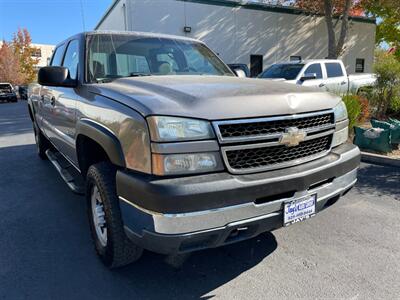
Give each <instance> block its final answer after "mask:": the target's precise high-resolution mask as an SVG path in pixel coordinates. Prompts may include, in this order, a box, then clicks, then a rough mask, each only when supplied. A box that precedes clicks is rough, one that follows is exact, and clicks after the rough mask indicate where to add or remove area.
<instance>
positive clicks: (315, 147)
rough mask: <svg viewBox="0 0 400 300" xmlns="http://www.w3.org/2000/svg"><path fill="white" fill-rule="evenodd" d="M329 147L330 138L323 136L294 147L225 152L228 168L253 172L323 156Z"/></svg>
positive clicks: (281, 146) (280, 146) (282, 146)
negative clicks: (306, 158) (305, 158)
mask: <svg viewBox="0 0 400 300" xmlns="http://www.w3.org/2000/svg"><path fill="white" fill-rule="evenodd" d="M330 145H331V137H330V136H324V137H321V138H317V139H312V140H308V141H305V142H302V143H300V144H299V145H298V146H295V147H286V146H284V145H279V146H272V147H257V148H251V149H241V150H232V151H226V157H227V160H228V163H229V165H230V167H231V168H232V169H234V170H243V169H247V170H254V169H259V168H265V167H268V168H270V169H273V168H275V167H283V164H286V163H289V164H290V165H291V164H292V163H293V162H294V161H296V160H298V159H302V158H304V157H313V156H316V155H319V154H323V153H325V152H326V151H328V150H329V148H330Z"/></svg>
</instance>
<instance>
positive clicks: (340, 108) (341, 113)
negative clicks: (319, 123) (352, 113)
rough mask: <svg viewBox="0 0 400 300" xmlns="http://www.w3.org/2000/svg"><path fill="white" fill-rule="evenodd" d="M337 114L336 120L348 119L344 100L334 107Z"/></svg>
mask: <svg viewBox="0 0 400 300" xmlns="http://www.w3.org/2000/svg"><path fill="white" fill-rule="evenodd" d="M333 112H334V114H335V122H338V121H342V120H346V119H347V108H346V104H344V102H343V101H340V103H339V104H338V105H336V107H335V108H334V109H333Z"/></svg>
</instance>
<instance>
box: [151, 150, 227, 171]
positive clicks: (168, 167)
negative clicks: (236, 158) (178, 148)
mask: <svg viewBox="0 0 400 300" xmlns="http://www.w3.org/2000/svg"><path fill="white" fill-rule="evenodd" d="M220 170H223V166H222V162H221V159H220V155H219V153H218V152H209V153H190V154H167V155H162V154H153V174H155V175H178V174H188V173H206V172H213V171H220Z"/></svg>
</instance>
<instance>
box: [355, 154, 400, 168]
mask: <svg viewBox="0 0 400 300" xmlns="http://www.w3.org/2000/svg"><path fill="white" fill-rule="evenodd" d="M361 161H362V162H366V163H371V164H377V165H384V166H391V167H398V168H400V159H396V158H390V157H387V156H384V155H380V154H374V153H368V152H361Z"/></svg>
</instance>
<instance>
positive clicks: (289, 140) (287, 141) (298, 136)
mask: <svg viewBox="0 0 400 300" xmlns="http://www.w3.org/2000/svg"><path fill="white" fill-rule="evenodd" d="M306 136H307V133H306V132H305V131H304V130H301V129H298V128H297V127H289V128H287V129H286V130H285V133H283V134H282V135H281V137H280V139H279V143H280V144H282V145H285V146H287V147H294V146H297V145H298V144H300V142H302V141H304V140H305V138H306Z"/></svg>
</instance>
